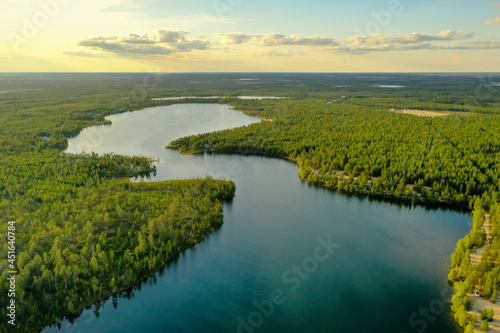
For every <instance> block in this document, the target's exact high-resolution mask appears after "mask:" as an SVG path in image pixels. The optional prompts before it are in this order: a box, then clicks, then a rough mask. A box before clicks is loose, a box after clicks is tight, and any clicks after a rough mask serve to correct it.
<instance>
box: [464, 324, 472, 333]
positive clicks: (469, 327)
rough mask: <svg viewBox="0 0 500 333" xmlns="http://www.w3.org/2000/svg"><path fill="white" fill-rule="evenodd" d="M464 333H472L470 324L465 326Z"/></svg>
mask: <svg viewBox="0 0 500 333" xmlns="http://www.w3.org/2000/svg"><path fill="white" fill-rule="evenodd" d="M464 333H474V325H472V324H471V323H469V324H467V326H465V330H464Z"/></svg>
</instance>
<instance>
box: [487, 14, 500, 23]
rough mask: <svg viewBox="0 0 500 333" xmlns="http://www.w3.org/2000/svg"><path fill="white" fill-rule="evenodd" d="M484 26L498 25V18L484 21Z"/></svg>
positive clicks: (499, 18)
mask: <svg viewBox="0 0 500 333" xmlns="http://www.w3.org/2000/svg"><path fill="white" fill-rule="evenodd" d="M486 24H500V16H497V17H495V18H492V19H489V20H486Z"/></svg>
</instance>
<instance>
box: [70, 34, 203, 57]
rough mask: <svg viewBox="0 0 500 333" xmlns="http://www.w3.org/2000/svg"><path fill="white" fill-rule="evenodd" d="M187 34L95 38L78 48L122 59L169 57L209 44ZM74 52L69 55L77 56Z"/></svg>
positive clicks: (81, 42)
mask: <svg viewBox="0 0 500 333" xmlns="http://www.w3.org/2000/svg"><path fill="white" fill-rule="evenodd" d="M188 35H189V32H185V31H167V30H158V31H157V32H155V33H153V34H143V35H138V34H129V35H127V36H123V37H97V38H90V39H85V40H82V41H80V42H79V43H78V45H79V46H83V47H86V48H89V49H91V50H95V51H100V52H105V53H114V54H118V55H120V56H123V57H144V56H149V55H169V54H172V53H178V52H191V51H193V50H206V49H208V48H209V46H210V43H209V42H208V41H204V40H192V39H189V38H188ZM77 54H78V52H74V53H73V54H71V55H77Z"/></svg>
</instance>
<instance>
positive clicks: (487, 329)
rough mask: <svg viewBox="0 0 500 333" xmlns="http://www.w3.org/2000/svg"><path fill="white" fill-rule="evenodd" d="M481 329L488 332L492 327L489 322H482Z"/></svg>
mask: <svg viewBox="0 0 500 333" xmlns="http://www.w3.org/2000/svg"><path fill="white" fill-rule="evenodd" d="M479 329H480V330H481V331H483V332H487V331H489V329H490V325H488V321H486V320H483V321H482V322H481V327H480V328H479Z"/></svg>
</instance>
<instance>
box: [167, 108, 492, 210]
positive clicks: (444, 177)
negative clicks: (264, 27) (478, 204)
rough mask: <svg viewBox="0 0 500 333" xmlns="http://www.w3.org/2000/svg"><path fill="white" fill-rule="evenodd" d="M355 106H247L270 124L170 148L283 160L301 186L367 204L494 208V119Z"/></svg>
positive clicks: (189, 140)
mask: <svg viewBox="0 0 500 333" xmlns="http://www.w3.org/2000/svg"><path fill="white" fill-rule="evenodd" d="M353 103H354V102H352V103H347V102H346V103H345V104H337V103H328V102H325V101H321V100H309V99H304V100H300V101H266V102H265V103H262V102H259V103H257V102H254V107H252V106H251V105H250V103H249V102H246V105H245V106H244V110H246V112H247V113H249V114H256V115H258V116H260V117H261V118H266V119H271V120H272V121H264V122H262V123H258V124H252V125H250V126H247V127H242V128H237V129H234V130H226V131H221V132H216V133H208V134H201V135H197V136H191V137H185V138H180V139H178V140H175V141H173V142H172V143H170V144H169V146H168V147H170V148H176V149H179V150H180V152H181V153H204V152H209V153H240V154H264V155H271V156H278V157H282V158H288V159H291V160H295V161H296V162H297V163H298V165H299V175H300V177H301V178H302V179H306V180H308V181H310V182H313V183H316V184H321V185H324V186H327V187H331V188H336V189H341V190H344V191H348V192H354V193H360V194H366V195H372V196H383V197H390V198H399V199H408V200H412V201H418V202H430V203H443V204H444V203H446V204H451V205H458V206H465V207H472V206H471V205H472V203H473V201H474V198H475V197H481V198H482V200H483V202H485V205H486V206H489V205H490V204H491V203H494V202H496V201H497V200H498V191H499V188H500V178H499V175H500V163H499V162H500V156H499V154H498V152H499V151H500V132H499V131H498V128H500V114H499V113H497V112H493V111H491V112H490V113H486V114H479V113H475V114H474V115H471V114H462V113H459V112H457V113H456V115H453V116H447V117H435V118H431V117H417V116H412V115H407V114H400V113H394V112H390V111H388V110H387V109H375V108H371V107H367V106H358V105H354V104H353ZM233 105H235V106H236V108H240V107H241V106H240V105H238V102H236V103H234V104H233ZM495 108H496V109H495ZM495 108H492V109H494V110H497V109H499V108H498V107H495ZM486 110H490V108H483V109H482V111H483V112H487V111H486Z"/></svg>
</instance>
